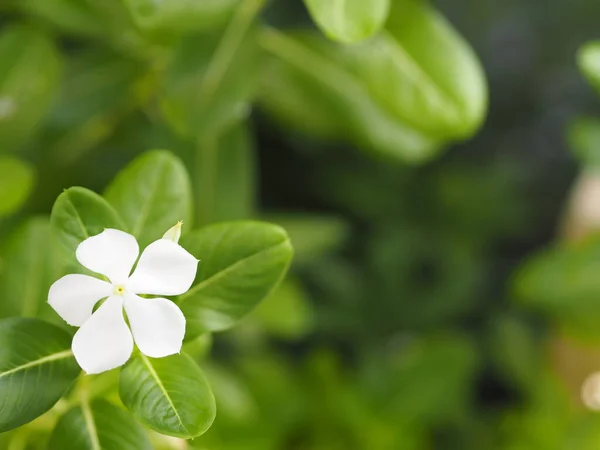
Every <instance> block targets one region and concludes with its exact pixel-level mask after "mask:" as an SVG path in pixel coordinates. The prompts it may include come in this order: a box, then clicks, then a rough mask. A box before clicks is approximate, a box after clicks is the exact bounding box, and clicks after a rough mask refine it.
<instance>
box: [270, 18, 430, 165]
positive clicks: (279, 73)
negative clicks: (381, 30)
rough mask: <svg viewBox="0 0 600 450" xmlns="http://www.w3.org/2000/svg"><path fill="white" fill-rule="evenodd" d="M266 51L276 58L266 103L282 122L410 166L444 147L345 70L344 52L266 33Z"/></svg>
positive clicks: (312, 39) (305, 36) (320, 42)
mask: <svg viewBox="0 0 600 450" xmlns="http://www.w3.org/2000/svg"><path fill="white" fill-rule="evenodd" d="M261 45H262V47H263V48H264V49H265V50H266V51H267V52H268V53H270V54H271V55H272V56H273V58H272V59H271V60H270V61H269V62H268V64H267V65H266V66H265V69H264V70H263V72H262V76H261V84H260V101H261V103H262V105H263V106H264V107H265V109H266V110H267V111H268V112H269V113H270V114H271V115H272V116H273V117H274V118H275V119H276V120H278V121H280V122H283V123H284V124H286V125H288V126H291V127H294V128H297V129H299V130H301V131H304V132H309V133H310V132H313V133H318V135H320V136H323V137H327V138H337V139H342V138H343V139H353V140H354V141H356V142H357V143H358V144H360V145H361V146H363V147H366V148H368V149H372V150H374V151H376V152H377V153H380V154H383V155H387V156H390V157H392V158H395V159H401V160H406V161H412V162H417V161H423V160H425V159H428V158H430V157H432V156H433V155H434V154H435V153H436V151H437V150H438V149H439V147H440V143H439V142H438V141H436V140H434V139H431V138H429V137H428V136H425V135H424V134H422V133H420V132H418V131H416V130H414V129H412V128H410V127H409V126H407V125H406V124H404V123H402V122H400V121H398V120H396V118H394V117H393V116H392V115H391V114H389V113H388V112H387V111H385V110H384V109H383V108H382V107H381V105H379V104H378V103H377V102H376V101H375V99H374V98H373V96H372V95H370V93H369V92H368V90H367V88H366V86H365V85H364V82H363V80H361V79H360V78H358V77H357V76H355V75H354V74H353V73H352V72H351V71H350V70H349V67H347V66H344V65H342V64H339V61H338V59H339V58H340V56H341V55H340V53H344V54H345V55H347V54H349V53H352V51H353V50H352V49H353V48H354V47H351V48H344V49H343V50H342V49H340V47H339V46H336V45H335V44H333V43H330V42H327V41H326V40H325V39H323V38H320V37H319V36H315V35H314V34H313V33H308V32H298V33H294V34H284V33H282V32H279V31H276V30H274V29H265V30H264V31H263V33H262V35H261Z"/></svg>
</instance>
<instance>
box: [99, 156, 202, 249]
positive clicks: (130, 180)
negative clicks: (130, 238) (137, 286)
mask: <svg viewBox="0 0 600 450" xmlns="http://www.w3.org/2000/svg"><path fill="white" fill-rule="evenodd" d="M191 191H192V190H191V185H190V180H189V178H188V174H187V172H186V170H185V167H184V166H183V164H182V163H181V161H180V160H179V159H178V158H176V157H175V156H173V154H171V153H169V152H168V151H164V150H154V151H150V152H146V153H144V154H143V155H141V156H139V157H138V158H136V159H135V160H133V161H132V162H131V163H130V164H129V165H128V166H127V167H125V169H123V170H122V171H121V172H119V174H118V175H117V176H116V177H115V179H114V180H113V181H112V183H111V184H110V185H109V186H108V188H107V189H106V193H105V198H106V199H107V200H108V201H109V202H110V203H111V204H112V205H113V206H114V208H115V209H116V210H117V211H118V212H119V213H120V215H121V217H122V218H123V220H124V222H125V224H126V225H127V228H128V231H129V232H130V233H131V234H133V235H134V236H135V237H137V238H138V241H139V243H140V247H142V248H143V247H145V246H146V245H148V244H149V243H150V242H153V241H155V240H156V239H160V238H161V237H162V235H163V234H164V233H165V232H166V231H167V230H168V229H169V228H171V227H172V226H173V225H175V224H176V223H177V222H178V221H180V220H183V221H184V222H186V223H187V226H188V228H191V223H189V222H190V221H191V219H192V194H191Z"/></svg>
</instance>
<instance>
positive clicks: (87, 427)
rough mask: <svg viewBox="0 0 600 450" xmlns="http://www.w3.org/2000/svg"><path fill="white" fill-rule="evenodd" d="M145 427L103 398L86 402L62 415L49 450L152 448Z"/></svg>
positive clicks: (51, 439)
mask: <svg viewBox="0 0 600 450" xmlns="http://www.w3.org/2000/svg"><path fill="white" fill-rule="evenodd" d="M152 448H153V447H152V445H151V444H150V440H149V439H148V435H147V433H146V432H145V430H144V429H143V428H142V427H141V426H140V425H139V424H138V423H137V422H136V421H135V420H134V418H133V417H132V416H131V414H129V413H128V412H127V411H125V410H123V409H121V408H119V407H117V406H114V405H112V404H110V403H108V402H107V401H104V400H95V401H93V402H92V403H91V404H90V403H87V402H83V403H82V404H81V405H80V406H76V407H74V408H73V409H71V410H69V411H68V412H67V413H66V414H65V415H64V416H62V417H61V418H60V420H59V421H58V423H57V424H56V428H54V431H53V432H52V435H51V437H50V441H49V442H48V450H59V449H61V450H91V449H111V450H152Z"/></svg>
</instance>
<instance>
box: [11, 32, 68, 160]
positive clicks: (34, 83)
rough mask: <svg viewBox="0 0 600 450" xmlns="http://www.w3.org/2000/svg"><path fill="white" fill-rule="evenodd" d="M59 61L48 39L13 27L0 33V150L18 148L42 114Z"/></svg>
mask: <svg viewBox="0 0 600 450" xmlns="http://www.w3.org/2000/svg"><path fill="white" fill-rule="evenodd" d="M60 72H61V61H60V58H59V55H58V53H57V51H56V48H55V47H54V44H53V43H52V41H51V40H50V39H49V38H48V37H46V36H45V35H43V34H41V33H40V32H38V31H35V30H33V29H30V28H27V27H24V26H17V27H12V28H8V29H5V30H4V31H3V32H2V34H1V35H0V151H2V152H7V151H10V150H14V149H16V148H18V147H19V146H20V145H21V144H22V143H23V142H24V141H26V140H27V139H28V138H30V137H31V135H32V134H33V132H34V130H35V128H36V126H37V125H38V123H39V122H40V121H41V120H42V118H43V117H44V116H45V114H46V112H47V111H48V108H49V107H50V103H51V101H52V98H53V95H54V91H55V90H56V88H57V86H58V82H59V77H60Z"/></svg>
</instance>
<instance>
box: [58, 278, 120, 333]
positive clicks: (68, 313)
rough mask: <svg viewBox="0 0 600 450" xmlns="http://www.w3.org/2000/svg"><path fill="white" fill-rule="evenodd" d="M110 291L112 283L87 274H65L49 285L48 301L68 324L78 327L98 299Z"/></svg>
mask: <svg viewBox="0 0 600 450" xmlns="http://www.w3.org/2000/svg"><path fill="white" fill-rule="evenodd" d="M111 293H112V285H111V284H110V283H107V282H106V281H102V280H99V279H98V278H94V277H90V276H87V275H79V274H72V275H65V276H64V277H62V278H61V279H60V280H58V281H56V282H54V284H53V285H52V286H50V291H49V292H48V303H49V304H50V306H52V308H54V310H55V311H56V312H57V313H58V315H59V316H60V317H62V318H63V320H64V321H65V322H67V323H68V324H69V325H73V326H76V327H80V326H81V325H83V323H84V322H85V321H86V320H88V319H89V318H90V316H91V315H92V311H93V309H94V305H95V304H96V302H98V300H101V299H103V298H105V297H108V296H109V295H111Z"/></svg>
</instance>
